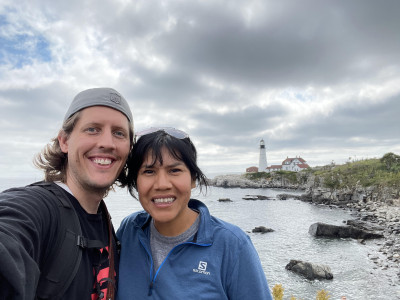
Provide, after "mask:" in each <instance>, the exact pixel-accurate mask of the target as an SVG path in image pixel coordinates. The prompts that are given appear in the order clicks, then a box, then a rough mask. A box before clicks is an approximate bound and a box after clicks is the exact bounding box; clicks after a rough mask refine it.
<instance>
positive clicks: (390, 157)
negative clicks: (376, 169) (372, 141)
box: [380, 152, 400, 172]
mask: <svg viewBox="0 0 400 300" xmlns="http://www.w3.org/2000/svg"><path fill="white" fill-rule="evenodd" d="M380 161H381V163H383V164H384V165H385V167H386V169H387V170H388V171H394V172H396V171H399V170H400V156H399V155H396V154H394V153H393V152H389V153H386V154H385V155H384V156H383V157H382V158H381V159H380Z"/></svg>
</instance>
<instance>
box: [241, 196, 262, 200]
mask: <svg viewBox="0 0 400 300" xmlns="http://www.w3.org/2000/svg"><path fill="white" fill-rule="evenodd" d="M242 199H243V200H258V197H257V196H250V195H246V196H244V197H243V198H242Z"/></svg>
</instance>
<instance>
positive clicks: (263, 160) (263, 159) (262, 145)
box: [258, 139, 267, 172]
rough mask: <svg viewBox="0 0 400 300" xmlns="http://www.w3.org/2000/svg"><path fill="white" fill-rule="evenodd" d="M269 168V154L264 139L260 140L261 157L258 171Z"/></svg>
mask: <svg viewBox="0 0 400 300" xmlns="http://www.w3.org/2000/svg"><path fill="white" fill-rule="evenodd" d="M266 168H267V154H266V152H265V143H264V140H263V139H261V141H260V159H259V161H258V172H265V171H266V170H265V169H266Z"/></svg>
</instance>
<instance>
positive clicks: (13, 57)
mask: <svg viewBox="0 0 400 300" xmlns="http://www.w3.org/2000/svg"><path fill="white" fill-rule="evenodd" d="M0 25H1V26H2V27H3V26H4V27H5V26H7V25H8V22H7V20H6V18H5V17H4V16H0ZM35 60H36V61H41V62H48V61H51V51H50V44H49V42H48V41H47V40H46V39H45V37H44V36H41V35H32V34H30V33H29V34H28V33H22V34H16V35H13V36H4V35H1V33H0V64H2V65H4V64H12V65H13V66H14V67H16V68H21V67H23V66H24V65H29V64H32V62H33V61H35Z"/></svg>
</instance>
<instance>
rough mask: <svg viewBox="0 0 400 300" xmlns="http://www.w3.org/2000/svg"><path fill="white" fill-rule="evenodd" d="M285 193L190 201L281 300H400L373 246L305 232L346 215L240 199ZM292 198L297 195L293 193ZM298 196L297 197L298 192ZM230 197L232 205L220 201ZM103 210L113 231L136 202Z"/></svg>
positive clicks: (123, 197)
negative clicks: (204, 210)
mask: <svg viewBox="0 0 400 300" xmlns="http://www.w3.org/2000/svg"><path fill="white" fill-rule="evenodd" d="M30 182H32V181H29V180H28V179H22V178H20V179H18V180H15V179H2V180H0V190H4V189H5V188H8V187H12V186H21V185H24V184H28V183H30ZM280 193H288V191H283V190H275V189H274V190H272V189H239V188H233V189H223V188H216V187H211V188H210V189H209V190H208V192H207V194H206V195H202V194H199V192H198V191H196V190H195V191H194V192H193V194H192V197H193V198H197V199H199V200H202V201H203V202H204V203H205V204H206V205H207V206H208V208H209V209H210V212H211V214H212V215H214V216H216V217H219V218H221V219H223V220H225V221H228V222H230V223H233V224H236V225H238V226H239V227H240V228H242V229H243V230H244V231H245V232H247V233H248V234H249V236H250V237H251V239H252V241H253V243H254V245H255V247H256V249H257V251H258V253H259V256H260V260H261V263H262V266H263V269H264V272H265V274H266V276H267V279H268V283H269V286H270V288H272V287H273V286H274V285H275V284H282V285H283V287H284V289H285V291H284V299H290V296H292V295H293V296H295V297H296V298H297V299H303V300H306V299H315V297H316V294H317V291H319V290H322V289H324V290H326V291H328V292H329V294H330V296H331V298H330V300H335V299H340V297H341V296H346V297H347V299H348V300H349V299H351V300H353V299H359V300H363V299H374V300H377V299H400V286H399V284H398V279H397V275H396V274H395V273H394V272H393V271H391V270H382V269H380V268H379V267H377V266H376V265H375V263H374V262H373V261H372V260H370V259H369V258H368V256H369V255H371V254H374V253H376V251H377V250H378V246H377V245H376V243H375V242H374V241H368V242H367V244H366V245H362V244H360V243H358V242H357V241H355V240H352V239H325V238H314V237H312V236H310V235H309V234H308V228H309V227H310V225H311V224H313V223H315V222H325V223H329V224H334V225H341V224H343V222H344V221H345V220H348V219H352V218H353V216H352V215H351V213H350V212H349V211H345V210H343V209H336V208H334V209H332V208H329V207H325V206H314V205H311V204H308V203H304V202H301V201H299V200H293V199H288V200H276V199H275V200H256V201H251V200H243V199H242V198H243V197H244V196H245V195H264V196H269V197H272V198H275V197H276V195H277V194H280ZM293 194H296V192H293ZM297 194H298V193H297ZM220 198H230V199H231V200H232V202H219V201H218V199H220ZM106 202H107V206H108V208H109V210H110V213H111V215H112V217H113V223H114V225H115V227H116V228H118V227H119V224H120V223H121V221H122V219H123V218H124V217H125V216H126V215H128V214H130V213H131V212H134V211H137V210H141V206H140V203H139V202H138V201H137V200H136V199H134V198H132V197H131V196H130V195H129V194H128V193H127V192H126V190H121V189H118V190H116V191H115V192H110V194H109V196H108V197H107V198H106ZM256 226H265V227H269V228H272V229H273V230H274V232H270V233H266V234H260V233H252V232H251V230H252V229H253V228H254V227H256ZM291 259H298V260H304V261H309V262H313V263H320V264H326V265H329V266H330V268H331V270H332V273H333V276H334V278H333V280H316V281H309V280H306V279H304V278H302V277H300V276H298V275H296V274H294V273H291V272H289V271H287V270H286V269H285V266H286V264H288V263H289V261H290V260H291Z"/></svg>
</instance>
